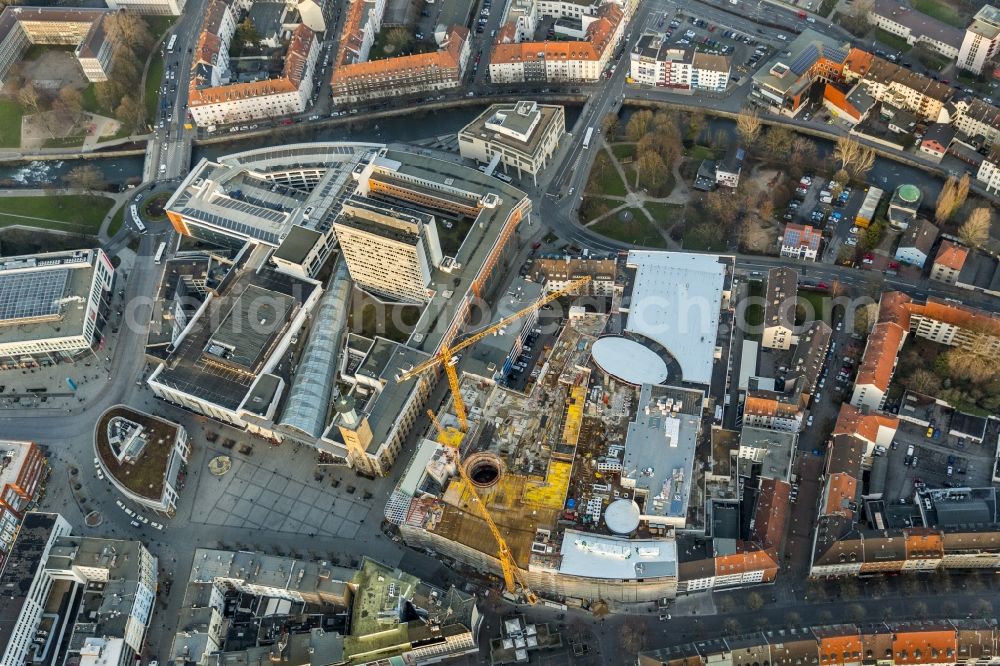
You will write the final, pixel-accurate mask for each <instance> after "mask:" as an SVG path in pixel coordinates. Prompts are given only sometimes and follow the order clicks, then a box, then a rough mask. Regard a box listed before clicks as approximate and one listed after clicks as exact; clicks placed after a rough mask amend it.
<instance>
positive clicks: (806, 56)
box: [791, 44, 819, 74]
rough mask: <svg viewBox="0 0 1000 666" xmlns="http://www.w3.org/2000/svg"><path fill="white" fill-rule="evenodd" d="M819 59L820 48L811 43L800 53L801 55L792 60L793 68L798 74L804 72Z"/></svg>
mask: <svg viewBox="0 0 1000 666" xmlns="http://www.w3.org/2000/svg"><path fill="white" fill-rule="evenodd" d="M818 59H819V49H818V48H816V45H815V44H810V45H809V46H807V47H806V48H805V49H804V50H803V51H802V53H800V54H799V57H798V58H796V59H795V60H794V61H793V62H792V64H791V69H792V71H793V72H795V73H796V74H804V73H805V72H807V71H808V70H809V68H810V67H812V66H813V63H814V62H816V61H817V60H818Z"/></svg>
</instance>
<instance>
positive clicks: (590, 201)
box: [580, 197, 619, 222]
mask: <svg viewBox="0 0 1000 666" xmlns="http://www.w3.org/2000/svg"><path fill="white" fill-rule="evenodd" d="M617 205H619V204H618V202H615V201H608V200H607V199H600V198H598V197H584V198H583V201H581V202H580V221H581V222H589V221H591V220H593V219H596V218H598V217H600V216H601V215H604V214H605V213H607V212H608V211H609V210H611V209H612V208H614V207H615V206H617Z"/></svg>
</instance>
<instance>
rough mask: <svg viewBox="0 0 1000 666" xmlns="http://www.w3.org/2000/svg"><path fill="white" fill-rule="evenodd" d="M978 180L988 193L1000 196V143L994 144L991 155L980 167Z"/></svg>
mask: <svg viewBox="0 0 1000 666" xmlns="http://www.w3.org/2000/svg"><path fill="white" fill-rule="evenodd" d="M976 180H978V181H979V182H980V183H982V184H983V187H985V188H986V191H987V192H991V193H993V194H1000V143H998V144H994V146H993V149H992V150H990V154H989V155H987V156H986V159H984V160H983V161H982V163H981V164H980V165H979V171H978V172H976Z"/></svg>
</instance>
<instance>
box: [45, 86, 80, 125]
mask: <svg viewBox="0 0 1000 666" xmlns="http://www.w3.org/2000/svg"><path fill="white" fill-rule="evenodd" d="M52 110H53V111H55V112H56V116H57V117H58V118H59V121H60V122H62V123H63V124H65V125H69V126H74V125H76V124H77V123H78V122H80V119H81V118H82V117H83V95H81V94H80V91H79V90H77V89H76V88H70V87H66V88H63V89H62V90H60V91H59V96H58V97H57V98H56V100H55V102H53V104H52Z"/></svg>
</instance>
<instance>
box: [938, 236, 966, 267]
mask: <svg viewBox="0 0 1000 666" xmlns="http://www.w3.org/2000/svg"><path fill="white" fill-rule="evenodd" d="M968 256H969V248H967V247H964V246H962V245H959V244H958V243H952V242H951V241H949V240H943V241H941V247H939V248H938V253H937V256H936V257H934V263H935V264H941V265H942V266H945V267H947V268H950V269H951V270H953V271H960V270H962V266H964V265H965V259H966V258H967V257H968Z"/></svg>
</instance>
